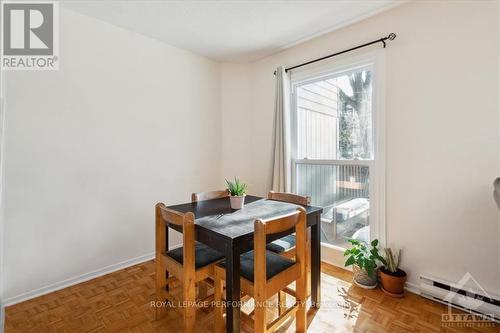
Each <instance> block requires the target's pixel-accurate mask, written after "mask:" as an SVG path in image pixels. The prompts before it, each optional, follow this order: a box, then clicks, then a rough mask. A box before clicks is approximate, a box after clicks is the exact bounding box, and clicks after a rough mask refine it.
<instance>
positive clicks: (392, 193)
mask: <svg viewBox="0 0 500 333" xmlns="http://www.w3.org/2000/svg"><path fill="white" fill-rule="evenodd" d="M498 13H499V10H498V2H479V1H475V2H472V1H471V2H467V1H463V2H450V1H448V2H445V1H442V2H439V1H433V2H427V1H426V2H412V3H407V4H403V5H401V6H399V7H396V8H394V9H392V10H390V11H387V12H384V13H382V14H379V15H377V16H374V17H371V18H369V19H367V20H364V21H362V22H359V23H356V24H354V25H352V26H349V27H346V28H344V29H341V30H338V31H336V32H333V33H330V34H327V35H325V36H322V37H320V38H316V39H314V40H312V41H309V42H307V43H304V44H300V45H297V46H295V47H293V48H290V49H288V50H286V51H284V52H282V53H279V54H276V55H274V56H271V57H268V58H265V59H263V60H261V61H259V62H256V63H254V64H251V65H248V68H247V69H246V73H247V79H246V80H242V78H240V77H239V76H238V75H236V73H237V72H241V71H243V69H241V68H240V67H238V66H236V68H235V65H224V66H223V73H225V74H224V75H223V76H222V87H223V90H224V89H225V87H231V90H232V91H234V92H235V94H236V95H237V96H238V98H234V97H232V96H227V95H226V94H223V95H222V96H223V100H222V115H223V119H225V120H226V122H225V123H224V131H223V141H227V140H230V138H231V136H232V135H233V132H232V131H230V130H229V129H230V128H235V127H236V128H239V129H240V130H241V133H242V136H241V137H240V138H239V139H238V140H239V143H238V144H239V145H241V146H243V147H249V149H248V150H247V151H249V153H248V154H242V153H240V152H235V151H234V147H233V146H228V145H226V146H224V150H223V156H224V157H225V158H224V160H223V170H226V169H228V168H230V165H231V164H233V163H236V164H238V165H246V166H247V168H246V169H244V170H245V171H243V169H242V171H241V172H240V174H239V175H240V177H241V178H242V179H244V180H246V181H248V182H249V183H250V184H251V186H250V189H251V192H253V193H257V194H265V192H266V191H267V190H268V189H269V184H270V175H271V173H270V170H271V161H272V160H271V153H272V129H273V105H274V76H273V71H274V69H275V68H276V67H277V66H279V65H288V66H290V65H294V64H297V63H301V62H303V61H305V60H310V59H313V58H316V57H320V56H324V55H325V54H329V53H332V52H333V51H336V50H342V49H345V48H348V47H351V46H353V45H356V44H358V43H360V42H363V41H370V40H372V39H375V38H379V37H380V36H384V35H387V34H389V33H390V32H395V33H396V34H397V35H398V37H397V39H396V40H395V41H394V42H391V43H390V46H389V47H388V48H387V49H386V51H385V52H386V59H385V61H386V75H385V79H386V118H387V122H386V140H387V144H386V168H387V169H386V174H387V176H386V179H387V184H386V185H387V189H386V191H387V199H386V206H387V207H386V210H387V211H386V218H387V241H388V243H389V245H397V246H403V247H404V250H405V253H404V263H403V268H404V269H406V270H407V271H408V273H409V274H410V276H409V281H410V282H411V283H417V282H418V281H417V277H418V275H419V274H420V273H429V274H433V275H435V276H438V277H441V278H445V279H449V280H454V281H456V280H458V279H460V278H461V277H462V276H463V274H465V273H466V272H470V273H472V274H473V275H474V276H475V277H476V279H477V280H478V281H479V282H480V283H481V284H482V285H483V287H484V288H486V289H487V290H489V291H491V292H495V293H497V294H500V284H499V281H500V240H499V238H498V235H499V234H500V230H499V229H500V223H499V222H500V215H499V212H498V210H497V209H496V207H495V204H494V202H493V200H492V196H491V193H492V181H493V179H494V178H495V177H497V176H498V175H499V174H498V172H499V170H500V161H499V156H498V152H499V149H500V136H499V134H500V130H499V112H498V110H499V105H498V103H499V101H498V91H499V90H498V89H499V73H498V65H499V58H498V47H499V30H498V27H499V15H498ZM238 86H239V87H240V89H239V90H238V89H237V88H236V87H238ZM241 101H245V103H242V102H241ZM248 118H250V119H248ZM240 119H241V120H242V121H240Z"/></svg>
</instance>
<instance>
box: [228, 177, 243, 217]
mask: <svg viewBox="0 0 500 333" xmlns="http://www.w3.org/2000/svg"><path fill="white" fill-rule="evenodd" d="M226 183H227V190H228V191H229V193H230V194H231V196H230V197H229V200H230V201H231V208H232V209H241V208H243V205H244V204H245V195H246V191H247V185H246V184H244V183H242V182H240V180H239V179H238V178H236V177H234V182H232V181H229V180H227V179H226Z"/></svg>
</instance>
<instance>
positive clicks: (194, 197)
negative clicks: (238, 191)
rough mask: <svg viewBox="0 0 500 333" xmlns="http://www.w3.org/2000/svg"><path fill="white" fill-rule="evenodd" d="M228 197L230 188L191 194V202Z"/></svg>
mask: <svg viewBox="0 0 500 333" xmlns="http://www.w3.org/2000/svg"><path fill="white" fill-rule="evenodd" d="M226 197H229V191H228V190H222V191H220V190H219V191H208V192H200V193H193V194H191V202H197V201H204V200H212V199H220V198H226Z"/></svg>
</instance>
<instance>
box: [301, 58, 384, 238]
mask: <svg viewBox="0 0 500 333" xmlns="http://www.w3.org/2000/svg"><path fill="white" fill-rule="evenodd" d="M375 68H376V65H375V62H374V61H368V62H365V63H362V64H359V63H358V64H356V65H352V66H350V67H349V66H348V67H343V69H342V70H338V71H335V70H330V71H329V72H326V73H325V72H324V71H323V72H322V73H321V74H316V75H302V78H299V79H296V78H295V77H294V76H292V105H293V107H292V141H293V147H292V148H293V149H292V156H293V159H292V164H293V165H292V170H293V177H292V185H293V189H294V191H295V192H296V193H299V194H302V195H309V196H311V200H312V204H313V205H315V206H321V207H323V209H324V211H323V216H322V224H321V228H322V242H323V243H324V244H326V245H330V246H331V245H333V246H334V247H340V248H345V247H347V241H346V240H347V239H348V238H352V237H354V238H358V239H363V240H366V241H369V240H370V239H371V238H375V237H378V238H384V237H383V235H380V230H381V228H380V226H379V225H378V224H379V223H378V222H380V221H377V220H379V218H378V216H375V215H379V214H375V213H376V212H377V207H376V205H377V203H378V202H379V199H380V198H378V196H382V194H383V193H382V192H381V191H379V190H378V189H379V188H380V186H374V185H376V183H377V182H379V181H380V180H383V177H382V178H379V179H378V180H376V179H375V163H376V161H377V159H378V158H379V156H376V154H375V152H379V151H380V149H375V148H376V145H377V144H379V142H378V141H377V140H376V139H375V135H374V134H375V133H374V123H375V121H374V120H375V119H374V114H375V113H374V110H375V103H374V101H375V98H374V91H376V89H374V88H375V86H376V84H377V83H376V80H375ZM379 141H381V140H379ZM377 170H378V172H377V176H378V174H380V170H379V168H377ZM374 224H375V225H374Z"/></svg>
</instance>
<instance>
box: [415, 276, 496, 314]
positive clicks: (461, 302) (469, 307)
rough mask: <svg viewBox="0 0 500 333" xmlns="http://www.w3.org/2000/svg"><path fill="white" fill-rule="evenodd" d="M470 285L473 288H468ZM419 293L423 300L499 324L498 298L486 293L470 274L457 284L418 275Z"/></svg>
mask: <svg viewBox="0 0 500 333" xmlns="http://www.w3.org/2000/svg"><path fill="white" fill-rule="evenodd" d="M471 284H473V285H475V287H470V285H471ZM420 293H421V295H422V296H424V297H425V298H428V299H431V300H433V301H437V302H439V303H442V304H444V305H448V306H452V307H454V308H457V309H460V310H462V311H465V312H468V313H475V314H478V315H483V316H484V317H485V318H490V319H492V320H494V321H496V322H497V323H500V297H498V296H497V295H491V294H490V293H487V292H486V291H485V290H484V289H483V288H482V287H481V286H480V285H479V284H478V283H477V281H476V280H475V279H474V278H473V277H472V275H470V274H466V275H465V276H464V277H463V278H462V279H461V280H460V281H459V282H458V283H453V282H449V281H445V280H442V279H438V278H435V277H433V276H429V275H420Z"/></svg>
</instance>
